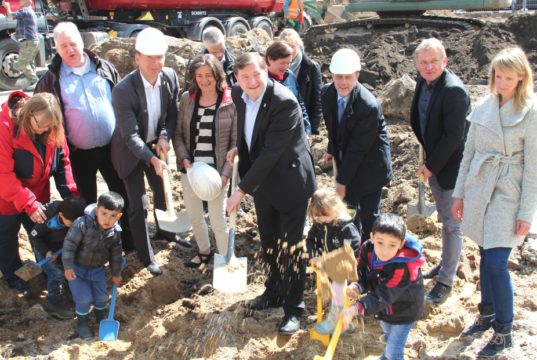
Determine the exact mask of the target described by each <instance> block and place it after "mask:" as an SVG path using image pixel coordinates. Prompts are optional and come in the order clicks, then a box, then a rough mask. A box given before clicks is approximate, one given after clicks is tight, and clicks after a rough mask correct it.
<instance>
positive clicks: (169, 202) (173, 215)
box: [155, 152, 192, 234]
mask: <svg viewBox="0 0 537 360" xmlns="http://www.w3.org/2000/svg"><path fill="white" fill-rule="evenodd" d="M160 159H161V160H162V161H166V155H164V153H163V152H161V153H160ZM162 183H163V184H164V196H165V198H166V211H164V210H160V209H155V214H156V216H157V221H158V226H159V228H160V229H161V230H164V231H167V232H170V233H175V234H177V233H184V232H187V231H189V230H190V229H191V228H192V226H191V225H190V222H189V220H188V213H187V212H186V211H181V212H179V213H177V212H175V207H174V205H173V197H172V187H171V185H170V177H169V174H168V170H164V171H163V172H162Z"/></svg>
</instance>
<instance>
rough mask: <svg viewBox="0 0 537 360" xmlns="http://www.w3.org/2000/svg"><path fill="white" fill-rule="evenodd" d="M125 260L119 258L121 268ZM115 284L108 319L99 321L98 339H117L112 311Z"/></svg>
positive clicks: (113, 289) (115, 295)
mask: <svg viewBox="0 0 537 360" xmlns="http://www.w3.org/2000/svg"><path fill="white" fill-rule="evenodd" d="M126 264H127V260H126V259H125V258H124V257H122V258H121V269H123V268H125V265H126ZM116 297H117V285H116V284H113V285H112V300H111V301H110V309H109V310H108V319H105V320H101V322H100V323H99V340H101V341H114V340H117V335H118V333H119V321H117V320H114V311H115V309H116Z"/></svg>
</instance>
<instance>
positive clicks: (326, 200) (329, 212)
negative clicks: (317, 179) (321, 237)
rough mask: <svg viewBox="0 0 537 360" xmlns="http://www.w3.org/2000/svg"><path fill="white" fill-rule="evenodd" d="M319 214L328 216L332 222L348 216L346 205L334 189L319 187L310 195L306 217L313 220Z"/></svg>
mask: <svg viewBox="0 0 537 360" xmlns="http://www.w3.org/2000/svg"><path fill="white" fill-rule="evenodd" d="M321 216H326V217H329V218H330V219H332V220H333V221H334V222H335V221H337V220H338V219H339V218H341V217H343V216H348V213H347V206H346V205H345V203H344V202H343V200H341V198H340V197H339V195H338V194H337V193H336V192H335V191H334V190H331V189H319V190H317V191H315V192H314V193H313V195H312V196H311V199H310V206H309V208H308V217H309V218H310V220H311V221H312V222H315V221H316V219H317V218H319V217H321Z"/></svg>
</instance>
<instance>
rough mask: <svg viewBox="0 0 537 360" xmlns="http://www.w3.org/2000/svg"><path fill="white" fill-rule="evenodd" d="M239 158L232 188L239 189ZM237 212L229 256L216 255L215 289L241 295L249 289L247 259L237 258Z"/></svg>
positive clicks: (232, 220) (231, 225)
mask: <svg viewBox="0 0 537 360" xmlns="http://www.w3.org/2000/svg"><path fill="white" fill-rule="evenodd" d="M238 165H239V158H238V157H237V156H236V157H235V159H234V161H233V175H232V177H231V188H232V189H233V190H235V189H236V188H237V178H238V175H237V173H238ZM236 217H237V211H236V210H233V211H232V212H231V214H230V216H229V239H228V244H227V254H226V256H222V255H220V254H215V255H214V269H213V288H215V289H217V290H219V291H221V292H224V293H239V292H244V291H246V289H247V286H246V278H247V274H248V271H247V265H248V262H247V259H246V258H245V257H242V258H236V257H235V219H236Z"/></svg>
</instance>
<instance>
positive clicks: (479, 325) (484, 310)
mask: <svg viewBox="0 0 537 360" xmlns="http://www.w3.org/2000/svg"><path fill="white" fill-rule="evenodd" d="M478 308H479V315H478V316H477V318H476V319H475V321H474V323H473V324H472V325H470V326H468V327H467V328H466V329H464V330H463V331H462V334H461V336H462V337H465V336H473V335H480V334H481V333H483V332H484V331H486V330H488V329H490V328H491V327H492V322H493V321H494V308H493V306H492V305H487V306H481V304H479V305H478Z"/></svg>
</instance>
